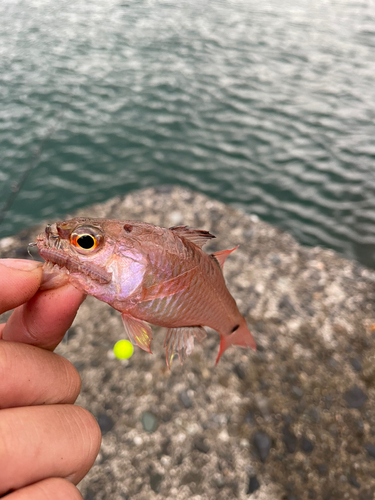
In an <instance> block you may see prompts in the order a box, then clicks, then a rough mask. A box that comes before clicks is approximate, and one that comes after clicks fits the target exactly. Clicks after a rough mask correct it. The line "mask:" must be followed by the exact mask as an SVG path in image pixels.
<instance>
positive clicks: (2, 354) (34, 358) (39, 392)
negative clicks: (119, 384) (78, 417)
mask: <svg viewBox="0 0 375 500" xmlns="http://www.w3.org/2000/svg"><path fill="white" fill-rule="evenodd" d="M2 381H6V383H4V382H2ZM80 388H81V379H80V376H79V375H78V372H77V370H76V369H75V368H74V366H73V365H72V364H71V363H69V361H67V360H66V359H65V358H63V357H61V356H58V355H57V354H54V353H53V352H50V351H45V350H44V349H40V348H38V347H34V346H31V345H26V344H20V343H18V342H7V341H4V340H0V409H1V408H10V407H13V406H30V405H42V404H56V403H74V401H75V400H76V399H77V397H78V394H79V390H80Z"/></svg>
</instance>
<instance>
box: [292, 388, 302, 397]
mask: <svg viewBox="0 0 375 500" xmlns="http://www.w3.org/2000/svg"><path fill="white" fill-rule="evenodd" d="M292 395H293V397H294V398H295V399H302V398H303V390H302V389H301V388H300V387H297V386H296V385H294V386H293V387H292Z"/></svg>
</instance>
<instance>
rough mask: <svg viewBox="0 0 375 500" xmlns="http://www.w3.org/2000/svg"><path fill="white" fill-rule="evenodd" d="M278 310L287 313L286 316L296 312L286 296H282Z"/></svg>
mask: <svg viewBox="0 0 375 500" xmlns="http://www.w3.org/2000/svg"><path fill="white" fill-rule="evenodd" d="M279 309H281V310H285V312H287V313H288V314H294V313H295V312H296V310H295V309H294V306H293V304H292V301H291V300H290V297H289V296H288V295H283V296H282V298H281V300H280V302H279Z"/></svg>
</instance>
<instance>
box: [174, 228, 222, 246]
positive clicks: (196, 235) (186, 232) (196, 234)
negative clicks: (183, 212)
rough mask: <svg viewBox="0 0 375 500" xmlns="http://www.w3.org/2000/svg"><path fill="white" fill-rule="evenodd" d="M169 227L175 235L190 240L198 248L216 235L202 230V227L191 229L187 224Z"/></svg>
mask: <svg viewBox="0 0 375 500" xmlns="http://www.w3.org/2000/svg"><path fill="white" fill-rule="evenodd" d="M169 229H170V230H171V231H173V232H174V233H175V234H177V236H180V237H182V238H185V240H189V241H191V242H192V243H194V245H197V247H199V248H202V247H203V245H205V244H206V243H207V242H208V241H209V240H211V239H212V238H216V236H214V235H213V234H211V233H209V232H208V231H204V230H203V229H192V228H190V227H189V226H174V227H170V228H169Z"/></svg>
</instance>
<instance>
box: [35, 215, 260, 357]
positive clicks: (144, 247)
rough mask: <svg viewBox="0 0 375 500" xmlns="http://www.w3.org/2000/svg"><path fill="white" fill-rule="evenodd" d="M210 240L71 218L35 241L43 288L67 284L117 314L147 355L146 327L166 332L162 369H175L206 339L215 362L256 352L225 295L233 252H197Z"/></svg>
mask: <svg viewBox="0 0 375 500" xmlns="http://www.w3.org/2000/svg"><path fill="white" fill-rule="evenodd" d="M211 238H214V236H213V235H212V234H210V233H209V232H208V231H202V230H198V229H190V228H189V227H187V226H178V227H171V228H170V229H166V228H163V227H158V226H154V225H152V224H147V223H145V222H139V221H119V220H111V219H86V218H76V219H71V220H67V221H63V222H56V223H55V224H52V225H48V226H47V227H46V230H45V233H44V234H40V235H39V236H38V237H37V243H36V244H37V246H38V250H39V254H40V255H41V257H42V258H43V259H44V260H45V261H46V263H45V265H44V288H54V287H57V286H61V284H63V283H65V282H67V281H69V282H70V283H72V284H73V285H74V286H75V287H77V288H79V289H81V290H83V291H85V292H86V293H87V294H90V295H94V297H97V298H98V299H99V300H102V301H104V302H107V303H108V304H110V305H111V306H112V307H114V308H115V309H117V310H118V311H120V312H121V317H122V321H123V323H124V327H125V330H126V333H127V335H128V337H129V339H130V341H131V342H132V343H133V344H137V345H138V346H139V347H141V348H142V349H144V350H145V351H147V352H151V340H152V331H151V327H150V325H149V324H148V323H152V324H154V325H159V326H164V327H166V328H168V331H167V335H166V338H165V343H164V347H165V348H166V361H167V365H168V366H170V365H171V363H172V360H173V356H174V355H175V354H176V353H177V354H178V357H179V359H180V362H181V363H182V362H183V360H184V359H185V357H186V356H187V355H189V354H190V353H191V352H192V350H193V348H194V338H196V339H197V340H198V341H199V342H200V341H202V340H203V339H204V338H205V337H206V331H205V330H204V328H203V326H209V327H211V328H213V329H214V330H216V331H217V332H219V334H220V338H221V340H220V349H219V354H218V356H217V359H216V363H217V362H218V361H219V359H220V356H221V355H222V354H223V352H224V351H225V350H226V349H227V348H228V347H229V346H230V345H232V344H234V345H238V346H241V347H251V348H252V349H254V350H255V349H256V345H255V341H254V338H253V336H252V335H251V333H250V331H249V329H248V327H247V325H246V321H245V319H244V318H243V316H241V314H240V312H239V310H238V308H237V305H236V303H235V301H234V299H233V297H232V296H231V294H230V293H229V291H228V289H227V287H226V285H225V281H224V277H223V273H222V268H223V265H224V262H225V259H226V258H227V257H228V255H229V254H230V253H231V252H233V251H234V250H235V249H236V248H237V247H236V248H233V249H232V250H223V251H220V252H215V253H213V254H211V255H208V254H206V253H205V252H203V250H202V247H203V245H204V244H205V243H206V242H207V241H209V240H210V239H211Z"/></svg>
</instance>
